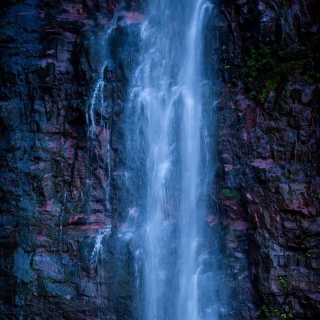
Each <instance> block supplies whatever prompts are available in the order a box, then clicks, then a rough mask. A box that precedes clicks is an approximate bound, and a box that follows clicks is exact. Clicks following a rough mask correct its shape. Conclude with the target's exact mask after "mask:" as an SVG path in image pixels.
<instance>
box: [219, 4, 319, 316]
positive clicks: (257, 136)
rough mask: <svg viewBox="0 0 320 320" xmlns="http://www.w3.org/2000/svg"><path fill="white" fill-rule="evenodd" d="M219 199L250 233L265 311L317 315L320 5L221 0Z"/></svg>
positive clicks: (263, 313)
mask: <svg viewBox="0 0 320 320" xmlns="http://www.w3.org/2000/svg"><path fill="white" fill-rule="evenodd" d="M221 6H222V7H221V12H222V13H223V16H224V24H223V28H224V30H225V27H226V26H227V28H228V31H229V32H228V33H227V35H225V37H222V42H223V43H222V55H221V60H222V68H223V69H224V70H223V71H222V73H223V82H224V83H225V86H224V89H223V92H222V96H221V100H220V105H219V115H220V126H219V148H220V161H221V167H220V170H219V172H218V175H219V177H220V186H219V194H220V201H221V202H222V204H223V206H224V207H225V208H226V210H227V211H228V212H229V217H230V219H231V220H239V219H243V220H245V221H247V222H248V223H250V225H251V227H250V228H248V233H247V237H248V239H249V241H250V246H249V268H250V272H251V274H252V276H253V279H254V283H253V285H254V292H255V293H256V294H257V295H254V299H258V300H256V301H259V299H260V305H261V308H260V316H261V317H262V318H263V317H264V318H267V319H269V318H277V319H278V318H281V319H282V318H285V317H287V318H289V317H293V318H294V319H316V318H317V317H318V316H319V314H320V294H319V283H320V270H319V235H320V234H319V230H320V225H319V223H320V220H319V209H320V208H319V205H320V201H319V191H320V189H319V188H320V185H319V181H320V180H319V173H320V167H319V163H320V162H319V160H320V159H319V110H320V109H319V100H318V99H319V82H320V77H319V75H320V73H319V66H318V65H319V12H320V11H319V10H320V7H319V4H318V3H316V2H315V1H250V2H249V1H246V0H244V1H223V2H222V4H221Z"/></svg>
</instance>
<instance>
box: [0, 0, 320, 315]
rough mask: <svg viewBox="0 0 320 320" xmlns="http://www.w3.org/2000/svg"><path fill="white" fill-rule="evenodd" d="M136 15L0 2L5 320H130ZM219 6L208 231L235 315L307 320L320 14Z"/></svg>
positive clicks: (315, 255) (134, 7)
mask: <svg viewBox="0 0 320 320" xmlns="http://www.w3.org/2000/svg"><path fill="white" fill-rule="evenodd" d="M144 6H145V1H142V0H141V1H120V0H119V1H117V0H66V1H58V0H54V1H53V0H51V1H49V0H7V1H4V2H3V3H1V4H0V17H1V18H0V39H1V41H0V68H1V72H0V83H1V87H0V162H1V166H0V173H1V175H0V177H1V185H0V197H1V199H0V202H1V203H0V212H1V216H0V228H1V229H0V252H1V257H0V286H1V288H0V318H1V319H52V318H54V319H87V320H88V319H98V318H99V317H101V318H105V319H125V318H128V319H138V318H137V314H138V313H137V312H136V310H138V305H137V297H136V294H135V292H134V288H133V285H132V278H133V277H134V272H135V271H134V267H133V265H132V260H133V259H132V248H131V247H130V243H128V242H127V241H125V240H123V241H122V240H121V239H122V235H121V229H123V228H125V227H126V226H125V221H126V218H127V217H126V208H127V204H126V201H127V198H128V197H130V194H127V190H124V182H123V180H124V176H125V172H124V171H123V152H124V150H123V132H122V121H123V106H124V104H125V99H126V88H127V84H128V80H129V78H130V73H131V71H132V70H133V69H134V67H135V65H136V62H137V57H138V55H139V27H138V25H139V24H140V23H141V22H143V19H144V17H143V11H144ZM218 7H219V12H220V22H219V24H218V26H217V27H218V33H219V39H220V45H219V49H217V50H218V51H219V60H220V66H221V68H220V69H221V92H220V93H219V97H220V98H219V103H218V107H219V110H218V116H219V128H218V136H219V141H218V150H219V161H220V166H219V167H218V170H217V174H216V175H217V181H218V184H217V189H216V190H213V192H212V193H213V197H214V199H215V201H216V202H217V203H218V204H219V206H220V211H219V212H220V214H219V217H216V215H214V214H213V215H210V216H209V217H208V219H207V222H208V228H210V227H213V226H216V224H217V223H218V222H219V223H220V222H221V228H220V229H221V231H222V232H223V234H224V238H223V240H222V241H221V252H223V254H224V257H225V259H224V260H223V262H222V264H223V266H222V267H226V269H227V273H228V277H229V278H230V286H232V288H233V289H234V297H235V298H234V300H235V301H234V303H235V304H239V305H241V307H240V308H239V312H240V313H239V315H238V319H240V318H243V319H245V318H249V319H258V318H259V317H261V318H266V319H269V318H270V319H271V318H272V319H285V318H290V317H291V316H292V317H293V318H294V319H301V320H302V319H317V318H318V317H319V314H320V293H319V290H320V251H319V235H320V234H319V233H320V218H319V206H320V201H319V197H320V177H319V174H320V159H319V151H318V150H319V148H320V142H319V141H320V139H319V129H320V128H319V100H318V99H319V83H320V80H319V73H320V70H319V55H320V51H319V43H320V42H319V21H320V6H319V4H318V3H317V1H316V0H281V1H280V0H274V1H269V0H261V1H256V0H251V1H247V0H221V1H220V2H219V3H218ZM212 63H216V61H214V60H212ZM100 81H102V82H100ZM97 95H101V96H102V97H103V99H102V100H103V101H104V103H105V105H104V108H103V109H102V108H101V109H99V108H98V104H96V103H95V99H96V97H97ZM120 195H121V199H120ZM126 222H127V224H128V223H129V222H130V221H126ZM104 235H106V236H104ZM119 239H120V240H119ZM102 248H103V249H102ZM259 308H260V312H259V314H258V311H259Z"/></svg>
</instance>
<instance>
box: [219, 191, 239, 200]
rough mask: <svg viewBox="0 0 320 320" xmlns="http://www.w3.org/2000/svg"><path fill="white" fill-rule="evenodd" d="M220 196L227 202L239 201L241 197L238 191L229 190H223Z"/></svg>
mask: <svg viewBox="0 0 320 320" xmlns="http://www.w3.org/2000/svg"><path fill="white" fill-rule="evenodd" d="M222 195H223V196H224V197H225V198H227V199H229V200H234V199H236V200H239V199H240V198H241V195H240V193H239V192H238V191H235V190H230V189H223V190H222Z"/></svg>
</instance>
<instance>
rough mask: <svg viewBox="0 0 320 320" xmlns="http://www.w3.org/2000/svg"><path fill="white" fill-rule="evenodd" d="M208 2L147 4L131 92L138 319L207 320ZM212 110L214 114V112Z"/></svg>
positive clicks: (159, 0) (130, 150) (128, 131)
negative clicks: (141, 223) (140, 231)
mask: <svg viewBox="0 0 320 320" xmlns="http://www.w3.org/2000/svg"><path fill="white" fill-rule="evenodd" d="M211 9H212V4H211V3H210V1H208V0H183V1H180V0H150V3H149V7H148V10H147V11H148V12H147V14H146V16H147V21H146V22H145V24H144V26H143V28H142V44H141V53H140V54H141V60H140V61H141V64H140V66H139V67H138V69H137V71H136V72H135V74H134V76H133V79H132V81H131V86H130V89H129V99H128V100H129V101H128V105H127V114H126V115H127V129H126V141H127V162H128V172H129V180H130V182H129V185H130V186H131V189H132V193H133V194H134V201H135V203H133V204H132V205H133V206H134V207H137V208H139V210H140V211H141V213H142V215H144V219H145V231H144V240H143V245H142V246H143V250H144V255H145V258H144V265H145V267H144V272H143V279H142V283H143V285H142V291H143V292H142V300H143V303H144V307H143V310H144V311H143V312H142V313H143V314H142V316H141V319H144V320H165V319H167V320H202V319H209V318H210V319H216V316H215V315H212V313H211V315H210V317H207V316H206V315H204V314H203V310H202V311H201V308H200V306H199V301H200V299H199V298H200V297H199V290H198V289H199V286H198V278H199V274H200V273H201V271H202V266H201V262H200V260H201V259H200V255H201V254H203V253H201V252H200V249H199V242H200V239H201V232H202V225H203V223H204V220H205V216H206V215H207V210H208V209H207V208H208V204H207V200H206V199H207V198H208V192H209V190H208V186H209V185H210V182H211V180H212V177H211V176H212V174H213V173H212V170H211V173H210V172H208V170H207V168H208V166H209V164H208V161H209V160H208V159H212V156H211V155H210V154H208V153H209V151H208V149H207V147H206V143H207V141H206V139H207V138H206V137H207V132H208V130H210V128H209V129H208V128H207V127H206V123H207V122H208V121H207V119H205V115H204V106H203V101H202V91H201V88H202V85H203V83H204V82H205V79H204V78H203V75H202V70H203V61H202V58H203V57H202V56H203V55H202V47H203V32H204V28H205V25H206V21H207V18H208V16H209V14H210V11H211ZM212 109H213V107H212Z"/></svg>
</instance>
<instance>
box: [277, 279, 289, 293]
mask: <svg viewBox="0 0 320 320" xmlns="http://www.w3.org/2000/svg"><path fill="white" fill-rule="evenodd" d="M279 283H280V284H281V285H282V287H283V289H284V291H285V292H287V291H288V280H287V277H286V276H280V277H279Z"/></svg>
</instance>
